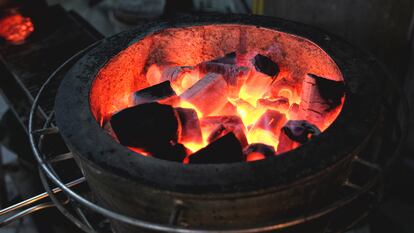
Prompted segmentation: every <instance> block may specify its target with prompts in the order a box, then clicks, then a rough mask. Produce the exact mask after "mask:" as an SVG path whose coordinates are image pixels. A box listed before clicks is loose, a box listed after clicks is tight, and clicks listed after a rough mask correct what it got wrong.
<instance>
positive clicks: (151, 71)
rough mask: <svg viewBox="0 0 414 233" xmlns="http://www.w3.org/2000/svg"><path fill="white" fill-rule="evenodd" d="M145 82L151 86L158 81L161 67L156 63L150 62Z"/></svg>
mask: <svg viewBox="0 0 414 233" xmlns="http://www.w3.org/2000/svg"><path fill="white" fill-rule="evenodd" d="M146 78H147V82H148V83H149V84H150V85H151V86H152V85H155V84H157V83H159V82H160V79H161V69H160V67H158V66H157V64H152V65H151V66H150V67H149V68H148V70H147V73H146Z"/></svg>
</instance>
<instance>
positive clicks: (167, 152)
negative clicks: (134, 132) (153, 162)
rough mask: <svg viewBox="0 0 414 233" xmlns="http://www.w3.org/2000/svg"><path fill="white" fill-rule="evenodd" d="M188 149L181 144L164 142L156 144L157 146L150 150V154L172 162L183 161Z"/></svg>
mask: <svg viewBox="0 0 414 233" xmlns="http://www.w3.org/2000/svg"><path fill="white" fill-rule="evenodd" d="M187 152H188V149H187V148H186V147H185V146H184V145H183V144H179V143H178V144H175V145H171V144H165V145H158V147H156V148H153V149H152V150H151V152H150V153H151V155H152V156H153V157H156V158H159V159H164V160H168V161H174V162H179V163H181V162H183V160H184V158H185V157H186V156H187Z"/></svg>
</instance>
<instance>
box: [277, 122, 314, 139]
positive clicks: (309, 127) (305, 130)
mask: <svg viewBox="0 0 414 233" xmlns="http://www.w3.org/2000/svg"><path fill="white" fill-rule="evenodd" d="M282 131H283V133H285V134H286V135H287V136H288V137H289V138H290V139H292V140H293V141H295V142H299V143H301V144H303V143H305V142H307V141H309V139H310V137H313V136H317V135H319V134H320V133H321V131H320V130H319V129H318V127H316V126H315V125H313V124H311V123H309V122H307V121H303V120H290V121H288V122H286V124H285V125H284V126H283V128H282Z"/></svg>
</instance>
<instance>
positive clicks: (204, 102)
mask: <svg viewBox="0 0 414 233" xmlns="http://www.w3.org/2000/svg"><path fill="white" fill-rule="evenodd" d="M180 97H181V98H182V99H184V100H186V101H188V102H190V103H191V104H193V105H194V106H195V107H196V108H197V110H199V111H200V112H201V113H202V114H203V115H204V116H207V115H209V114H210V113H213V112H214V111H216V110H217V109H221V108H222V107H223V106H224V105H225V104H226V103H227V83H226V81H225V80H224V79H223V76H221V75H219V74H214V73H209V74H207V75H206V76H204V78H202V79H201V80H199V81H198V82H197V83H196V84H194V85H193V86H192V87H190V88H189V89H188V90H186V91H185V92H184V93H183V94H181V96H180Z"/></svg>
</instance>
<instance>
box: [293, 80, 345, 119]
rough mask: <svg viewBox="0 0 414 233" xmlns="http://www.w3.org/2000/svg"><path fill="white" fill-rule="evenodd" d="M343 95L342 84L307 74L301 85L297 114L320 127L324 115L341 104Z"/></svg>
mask: <svg viewBox="0 0 414 233" xmlns="http://www.w3.org/2000/svg"><path fill="white" fill-rule="evenodd" d="M343 95H344V83H343V82H338V81H333V80H329V79H326V78H322V77H319V76H316V75H313V74H308V75H306V76H305V79H304V80H303V84H302V93H301V102H300V105H299V114H300V116H301V117H302V118H305V119H308V120H310V121H311V122H312V123H315V124H317V125H321V124H322V123H323V121H324V116H325V115H326V113H327V112H329V111H331V110H333V109H334V108H336V107H337V106H339V105H340V104H341V98H342V97H343Z"/></svg>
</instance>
